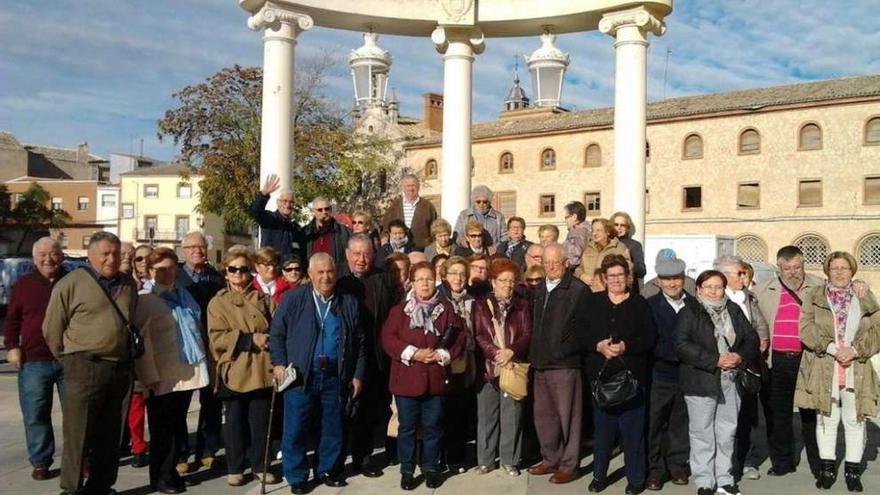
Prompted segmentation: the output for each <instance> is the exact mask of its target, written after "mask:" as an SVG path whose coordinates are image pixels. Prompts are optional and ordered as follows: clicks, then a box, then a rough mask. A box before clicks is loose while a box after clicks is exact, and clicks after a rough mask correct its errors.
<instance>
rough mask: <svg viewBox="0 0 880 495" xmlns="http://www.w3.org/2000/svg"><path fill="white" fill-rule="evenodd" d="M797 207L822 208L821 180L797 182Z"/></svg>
mask: <svg viewBox="0 0 880 495" xmlns="http://www.w3.org/2000/svg"><path fill="white" fill-rule="evenodd" d="M798 206H822V179H803V180H799V181H798Z"/></svg>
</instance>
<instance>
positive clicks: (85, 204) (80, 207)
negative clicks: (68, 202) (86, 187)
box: [76, 196, 89, 211]
mask: <svg viewBox="0 0 880 495" xmlns="http://www.w3.org/2000/svg"><path fill="white" fill-rule="evenodd" d="M76 209H77V211H87V210H88V209H89V197H88V196H80V197H78V198H76Z"/></svg>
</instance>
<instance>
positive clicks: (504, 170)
mask: <svg viewBox="0 0 880 495" xmlns="http://www.w3.org/2000/svg"><path fill="white" fill-rule="evenodd" d="M498 173H501V174H511V173H513V153H510V152H504V153H502V154H501V159H500V160H499V161H498Z"/></svg>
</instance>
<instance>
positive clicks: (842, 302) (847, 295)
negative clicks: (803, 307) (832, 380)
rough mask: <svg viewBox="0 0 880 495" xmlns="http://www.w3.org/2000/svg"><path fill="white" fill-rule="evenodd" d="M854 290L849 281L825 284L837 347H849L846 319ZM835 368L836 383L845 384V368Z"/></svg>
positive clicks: (843, 385)
mask: <svg viewBox="0 0 880 495" xmlns="http://www.w3.org/2000/svg"><path fill="white" fill-rule="evenodd" d="M854 295H855V291H854V290H853V284H852V282H850V283H849V284H847V286H846V287H835V286H833V285H831V282H828V283H827V284H826V285H825V297H827V298H828V301H829V302H830V303H831V312H832V313H833V314H834V330H835V334H836V339H835V340H836V344H837V348H838V349H842V348H844V347H849V344H847V342H846V320H847V319H848V318H849V306H850V303H852V299H853V296H854ZM836 368H837V384H838V385H839V386H841V387H845V386H846V368H844V367H843V366H840V365H838V366H836Z"/></svg>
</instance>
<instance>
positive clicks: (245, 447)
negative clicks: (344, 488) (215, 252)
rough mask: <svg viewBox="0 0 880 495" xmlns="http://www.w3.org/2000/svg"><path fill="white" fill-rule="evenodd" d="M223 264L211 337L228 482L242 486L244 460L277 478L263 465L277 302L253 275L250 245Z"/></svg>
mask: <svg viewBox="0 0 880 495" xmlns="http://www.w3.org/2000/svg"><path fill="white" fill-rule="evenodd" d="M223 267H224V270H225V272H226V288H225V289H221V290H220V292H218V293H217V295H216V296H214V298H213V299H211V302H210V303H209V304H208V337H209V340H210V343H211V353H212V355H213V356H214V361H215V362H216V363H217V383H216V384H215V390H216V393H217V397H219V398H220V399H221V400H222V401H223V404H224V409H225V411H226V421H225V422H224V424H223V437H224V441H225V443H226V465H227V468H228V475H227V477H226V481H227V483H228V484H229V485H231V486H241V485H243V484H244V470H245V465H246V464H250V467H251V470H252V472H253V473H254V476H256V477H257V478H258V479H261V480H262V479H264V478H265V480H266V483H270V484H271V483H278V482H279V480H278V477H276V476H275V475H274V474H273V473H270V472H268V468H269V466H266V465H264V464H263V451H264V449H265V447H266V431H267V429H268V427H269V401H270V399H271V397H272V363H271V361H270V359H269V324H270V323H271V320H272V313H274V312H275V301H273V300H272V298H271V297H269V296H268V295H267V294H265V293H264V292H263V291H262V290H260V289H259V288H258V287H259V286H258V285H255V284H254V283H253V281H252V280H251V272H252V271H253V270H254V255H253V253H252V252H251V251H250V250H249V249H247V248H245V247H233V248H232V249H230V250H229V251H228V252H227V253H226V256H225V257H224V258H223ZM248 461H249V462H248Z"/></svg>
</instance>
